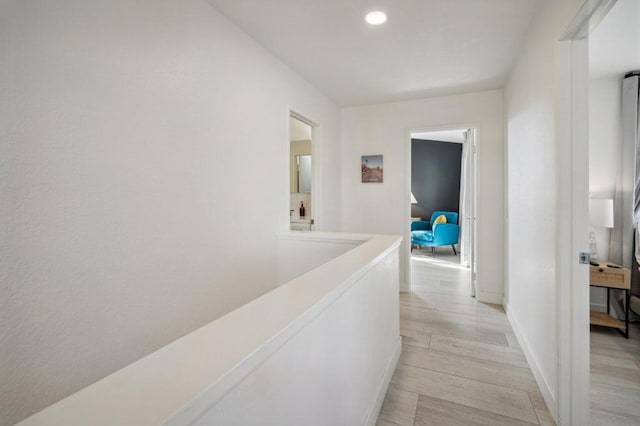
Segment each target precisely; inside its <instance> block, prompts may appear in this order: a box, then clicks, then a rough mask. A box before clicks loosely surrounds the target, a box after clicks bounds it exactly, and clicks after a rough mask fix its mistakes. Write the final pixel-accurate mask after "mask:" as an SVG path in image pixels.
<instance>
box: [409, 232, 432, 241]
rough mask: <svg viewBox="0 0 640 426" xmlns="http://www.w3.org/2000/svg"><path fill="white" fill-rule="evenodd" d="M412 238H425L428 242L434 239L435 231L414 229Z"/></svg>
mask: <svg viewBox="0 0 640 426" xmlns="http://www.w3.org/2000/svg"><path fill="white" fill-rule="evenodd" d="M411 239H416V240H423V241H426V242H432V241H433V231H412V232H411Z"/></svg>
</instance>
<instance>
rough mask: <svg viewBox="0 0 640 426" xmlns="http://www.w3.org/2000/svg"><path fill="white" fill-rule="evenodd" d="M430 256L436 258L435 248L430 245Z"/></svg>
mask: <svg viewBox="0 0 640 426" xmlns="http://www.w3.org/2000/svg"><path fill="white" fill-rule="evenodd" d="M431 257H433V258H434V259H435V258H436V248H435V247H431Z"/></svg>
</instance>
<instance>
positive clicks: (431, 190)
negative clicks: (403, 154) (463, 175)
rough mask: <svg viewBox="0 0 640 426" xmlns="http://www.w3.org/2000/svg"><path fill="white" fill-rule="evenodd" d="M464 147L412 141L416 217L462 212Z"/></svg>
mask: <svg viewBox="0 0 640 426" xmlns="http://www.w3.org/2000/svg"><path fill="white" fill-rule="evenodd" d="M461 160H462V144H461V143H452V142H441V141H431V140H421V139H412V140H411V192H413V195H414V196H415V197H416V200H418V204H413V205H412V206H411V216H412V217H422V218H423V219H425V220H429V219H430V218H431V213H433V212H434V211H435V210H446V211H453V212H459V208H460V167H461V164H460V162H461Z"/></svg>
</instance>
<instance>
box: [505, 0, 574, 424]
mask: <svg viewBox="0 0 640 426" xmlns="http://www.w3.org/2000/svg"><path fill="white" fill-rule="evenodd" d="M577 3H579V1H575V0H563V1H558V2H551V3H547V5H546V6H545V7H544V9H543V10H541V14H540V16H539V17H538V19H537V20H536V22H535V24H534V25H533V26H532V28H531V31H530V33H529V35H528V38H527V40H526V43H525V44H524V46H523V49H522V51H521V55H520V57H519V58H518V60H517V62H516V64H515V66H514V68H513V70H512V71H511V74H510V76H509V79H508V82H507V85H506V87H505V111H506V132H507V188H508V189H507V197H508V198H507V204H508V206H507V210H508V217H507V226H508V237H507V253H508V264H507V270H508V276H507V285H508V296H507V300H506V302H507V310H508V314H509V317H510V320H511V321H512V324H513V325H514V327H515V328H517V329H519V338H522V340H521V342H522V343H523V345H524V346H526V348H525V351H528V353H529V354H530V355H531V358H529V360H530V362H531V361H533V365H531V367H532V369H534V370H535V372H536V374H538V373H539V375H540V376H541V377H542V382H540V381H539V382H538V384H539V385H540V387H541V389H542V391H543V394H544V396H545V399H546V400H547V402H548V403H550V406H549V409H550V410H551V412H552V413H557V409H556V406H555V402H556V397H557V395H558V322H557V315H556V294H557V287H556V286H557V285H558V283H556V256H557V253H556V216H557V213H558V211H557V209H558V204H557V193H558V191H557V185H558V180H557V172H558V168H559V167H565V166H566V165H563V164H557V151H556V147H557V144H559V143H568V142H567V141H559V140H557V139H556V124H557V123H556V120H555V118H556V113H557V111H556V102H557V98H556V95H557V93H556V71H557V69H556V66H557V64H556V57H555V54H556V49H557V40H558V39H559V37H560V34H561V30H562V28H563V27H564V26H565V25H566V24H568V23H569V22H570V19H571V18H572V16H573V15H572V13H575V11H576V10H577V9H576V8H575V5H576V4H577ZM537 377H539V376H537Z"/></svg>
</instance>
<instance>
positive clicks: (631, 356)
mask: <svg viewBox="0 0 640 426" xmlns="http://www.w3.org/2000/svg"><path fill="white" fill-rule="evenodd" d="M591 424H592V425H593V426H603V425H606V426H618V425H621V426H622V425H624V426H626V425H636V426H637V425H640V325H638V324H632V325H631V327H630V332H629V340H627V339H625V338H624V337H622V336H621V335H620V334H618V333H617V332H616V331H615V330H613V329H610V328H604V327H598V326H591Z"/></svg>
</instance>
